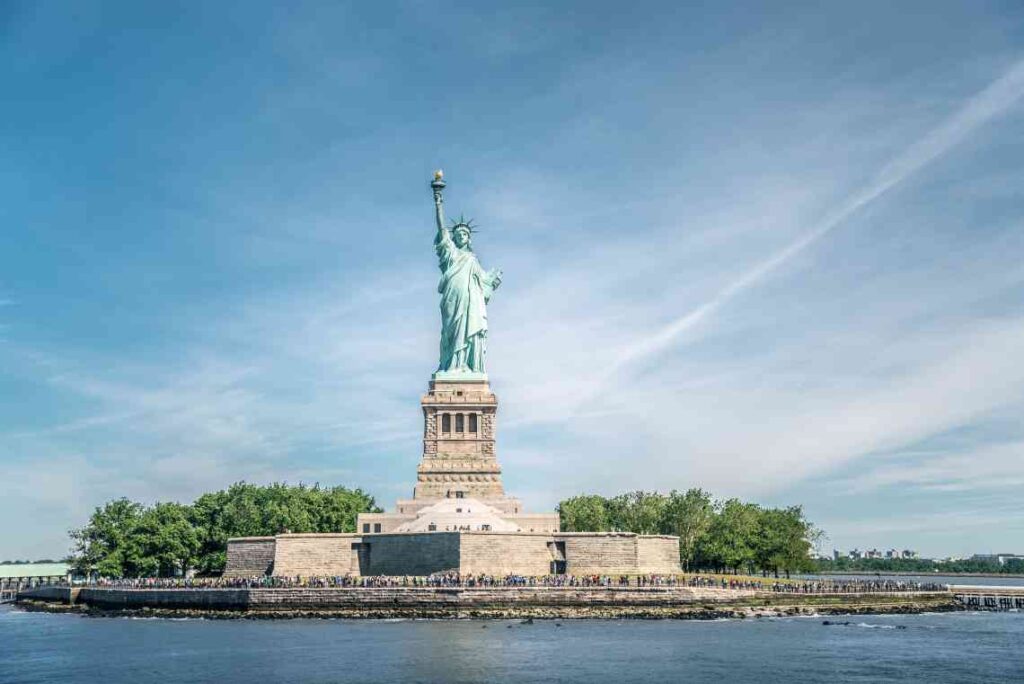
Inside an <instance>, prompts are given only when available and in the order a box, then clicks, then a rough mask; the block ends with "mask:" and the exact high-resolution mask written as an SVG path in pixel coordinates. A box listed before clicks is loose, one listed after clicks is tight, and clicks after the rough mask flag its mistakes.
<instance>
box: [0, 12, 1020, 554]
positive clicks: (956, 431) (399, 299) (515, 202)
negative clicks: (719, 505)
mask: <svg viewBox="0 0 1024 684" xmlns="http://www.w3.org/2000/svg"><path fill="white" fill-rule="evenodd" d="M828 5H829V6H827V7H823V6H822V5H821V4H820V3H810V2H807V3H795V2H794V3H713V4H712V5H711V6H707V7H692V6H687V5H685V4H682V3H669V2H663V3H655V2H650V3H647V2H640V3H630V4H628V5H624V4H622V3H611V2H588V3H568V2H566V3H507V4H491V5H490V6H486V7H485V6H484V4H480V5H474V4H453V3H445V2H431V3H396V4H389V3H316V2H309V3H305V2H303V3H287V4H281V3H264V2H245V3H233V2H217V3H184V4H180V5H173V6H172V5H154V4H149V3H146V4H139V3H129V2H123V3H122V2H96V3H90V2H76V3H59V2H58V3H27V2H14V3H6V4H5V5H4V6H3V8H0V77H2V82H3V83H4V90H3V93H4V98H3V99H4V115H3V116H2V117H0V145H2V150H3V154H0V188H2V197H3V201H2V202H0V226H2V227H3V228H2V229H3V231H4V235H5V237H6V240H4V245H5V249H3V250H2V251H0V470H2V472H3V478H2V480H0V482H2V484H0V517H2V518H3V519H4V520H6V521H8V523H9V524H8V525H7V526H6V527H5V531H4V534H3V536H2V537H0V559H21V558H44V557H60V556H63V555H64V554H65V553H67V550H68V547H69V543H68V540H67V530H68V529H69V528H71V527H75V526H79V525H81V524H82V523H83V522H84V521H85V519H86V517H87V516H88V515H89V513H90V512H91V510H92V509H93V508H94V507H95V506H97V505H99V504H101V503H103V502H104V501H106V500H109V499H111V498H114V497H118V496H128V497H130V498H133V499H137V500H140V501H144V502H152V501H156V500H178V501H190V500H191V499H192V498H194V497H195V496H197V495H198V494H200V493H202V492H204V491H208V490H213V489H220V488H224V487H226V486H228V485H229V484H231V483H232V482H234V481H238V480H248V481H253V482H260V483H265V482H270V481H275V480H276V481H288V482H292V483H295V482H299V481H302V482H307V483H313V482H320V483H321V484H324V485H334V484H344V485H347V486H358V487H362V488H363V489H365V490H367V491H369V492H371V493H372V494H373V495H375V496H376V497H377V500H378V503H379V504H381V505H383V506H385V507H388V508H390V507H391V506H392V504H393V502H394V500H395V499H396V498H397V497H399V496H406V495H408V494H409V493H410V492H411V488H412V486H413V480H414V477H415V468H416V464H417V462H418V459H419V455H420V438H421V436H420V431H421V424H420V423H421V415H420V410H419V406H418V399H419V395H420V394H421V393H422V392H423V391H424V389H425V387H426V382H427V380H428V378H429V375H430V373H431V372H432V371H433V370H434V369H435V366H436V363H437V336H438V331H439V326H440V321H439V316H438V310H437V301H436V296H437V295H436V285H437V277H438V273H437V265H436V260H435V256H434V254H433V248H432V244H431V241H432V239H433V225H432V202H431V197H430V190H429V187H428V182H429V180H430V176H431V173H432V172H433V171H434V169H436V168H443V169H444V171H445V178H446V180H447V182H448V189H447V191H446V194H445V197H446V210H447V211H448V213H449V214H452V215H459V214H460V213H465V215H466V216H472V217H474V218H475V219H476V221H477V222H478V223H479V225H480V228H481V231H480V233H479V234H478V235H476V236H475V238H474V248H475V250H476V251H477V252H478V253H479V254H480V255H481V261H482V262H483V263H485V264H486V265H487V267H488V268H501V269H503V271H504V278H503V283H502V285H501V288H500V290H499V291H498V292H497V293H496V294H495V296H494V299H493V300H492V302H491V305H490V307H489V311H488V313H489V325H490V333H489V334H490V339H489V356H488V361H487V364H488V371H489V374H490V377H491V383H492V388H493V389H494V390H495V392H496V393H497V395H498V397H499V401H500V402H501V412H500V416H499V423H498V458H499V460H500V462H501V463H502V465H503V468H504V473H505V477H504V479H505V486H506V488H507V489H508V491H509V492H511V493H514V494H516V495H519V496H520V497H521V498H523V499H524V501H525V503H526V505H527V506H528V507H529V508H530V509H536V510H550V509H552V508H553V507H554V506H555V505H556V504H557V502H558V501H559V500H560V499H563V498H566V497H568V496H572V495H575V494H579V493H584V492H593V493H600V494H606V495H611V494H616V493H620V492H623V491H626V490H631V489H647V490H660V491H668V490H670V489H673V488H676V489H685V488H688V487H698V486H699V487H703V488H705V489H708V490H710V491H711V492H713V493H714V494H715V495H716V496H717V497H721V498H726V497H732V496H737V497H741V498H744V499H748V500H753V501H757V502H759V503H762V504H765V505H791V504H802V505H803V506H804V507H805V510H806V512H807V515H808V517H809V518H810V519H811V520H812V521H814V522H815V523H816V524H817V525H818V526H819V527H821V528H823V529H824V530H825V531H826V533H827V534H828V538H827V539H826V540H825V541H824V542H823V544H822V546H821V550H822V551H823V552H825V553H830V552H831V550H832V549H833V548H838V549H852V548H855V547H859V548H861V549H864V548H871V547H878V548H882V547H883V546H884V547H885V548H890V547H895V548H899V549H903V548H910V549H915V550H917V551H919V552H920V553H921V554H922V555H924V556H950V555H953V556H967V555H971V554H973V553H986V552H996V551H998V552H1015V553H1024V507H1022V506H1021V503H1020V502H1021V492H1022V491H1024V421H1022V420H1021V416H1022V415H1024V116H1022V115H1024V5H1021V4H1020V3H1019V2H985V1H978V2H941V1H932V2H904V3H897V4H895V6H894V4H893V3H883V2H864V3H847V4H843V3H828ZM11 521H13V522H14V524H13V525H11V524H10V522H11Z"/></svg>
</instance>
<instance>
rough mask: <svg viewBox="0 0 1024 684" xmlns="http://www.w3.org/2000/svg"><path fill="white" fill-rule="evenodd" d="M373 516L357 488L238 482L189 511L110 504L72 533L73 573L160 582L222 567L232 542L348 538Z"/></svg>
mask: <svg viewBox="0 0 1024 684" xmlns="http://www.w3.org/2000/svg"><path fill="white" fill-rule="evenodd" d="M379 511H380V508H378V507H377V506H376V504H375V502H374V500H373V497H372V496H369V495H368V494H366V493H365V492H363V491H362V490H359V489H347V488H345V487H327V488H322V487H320V486H319V485H314V486H312V487H309V486H306V485H301V484H300V485H297V486H292V485H287V484H280V483H275V484H271V485H266V486H260V485H254V484H248V483H245V482H238V483H235V484H233V485H231V486H230V487H229V488H228V489H226V490H222V491H218V492H211V493H208V494H203V495H202V496H200V497H199V498H198V499H196V501H195V502H193V504H192V505H191V506H183V505H181V504H177V503H158V504H156V505H154V506H152V507H150V508H146V507H145V506H142V505H141V504H138V503H134V502H131V501H128V500H127V499H117V500H115V501H111V502H109V503H108V504H106V505H105V506H102V507H100V508H97V509H96V511H95V512H94V513H93V515H92V516H91V517H90V519H89V522H88V524H87V525H86V526H85V527H83V528H81V529H78V530H72V531H71V537H72V540H73V543H74V544H73V545H74V549H73V555H72V562H73V565H74V566H75V567H76V569H77V570H79V571H80V572H88V571H91V570H94V571H96V572H98V573H100V574H101V575H104V576H112V577H139V576H153V575H162V576H166V575H174V574H177V573H183V572H187V571H188V570H189V569H191V568H195V569H196V570H198V571H199V572H201V573H204V574H213V573H217V572H220V571H221V570H223V569H224V564H225V560H226V559H225V552H226V549H227V541H228V539H230V538H231V537H252V536H268V535H274V534H279V533H281V532H353V531H355V526H356V516H357V515H358V514H359V513H362V512H379Z"/></svg>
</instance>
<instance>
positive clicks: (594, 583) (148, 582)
mask: <svg viewBox="0 0 1024 684" xmlns="http://www.w3.org/2000/svg"><path fill="white" fill-rule="evenodd" d="M90 584H91V585H93V586H100V587H117V588H125V589H196V588H214V589H275V588H281V589H284V588H383V587H458V588H477V587H481V588H486V587H606V588H613V587H618V588H630V587H632V588H636V587H639V588H656V587H700V588H707V589H726V590H753V591H772V592H775V593H784V594H855V593H880V592H886V593H888V592H914V591H943V590H945V589H946V585H943V584H937V583H934V582H924V583H922V582H911V581H895V580H881V579H878V580H847V579H844V580H824V579H816V580H806V581H786V580H773V579H765V580H759V579H754V578H749V577H729V576H721V575H720V576H717V577H712V576H705V575H538V576H525V575H505V576H498V575H486V574H471V575H463V574H459V573H456V572H447V573H437V574H433V575H428V576H426V577H417V576H348V575H336V576H334V575H324V576H295V577H271V576H262V575H261V576H254V577H191V578H186V577H145V578H126V579H108V578H99V579H96V580H94V581H92V582H90Z"/></svg>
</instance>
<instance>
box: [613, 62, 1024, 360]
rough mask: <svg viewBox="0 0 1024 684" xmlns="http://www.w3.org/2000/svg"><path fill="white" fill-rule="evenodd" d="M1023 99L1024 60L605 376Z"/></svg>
mask: <svg viewBox="0 0 1024 684" xmlns="http://www.w3.org/2000/svg"><path fill="white" fill-rule="evenodd" d="M1022 95H1024V59H1022V60H1019V61H1017V62H1016V63H1015V64H1014V65H1013V66H1012V67H1011V68H1010V69H1009V70H1007V72H1006V73H1005V74H1003V75H1002V76H1001V77H1000V78H998V79H997V80H995V81H994V82H993V83H991V84H990V85H989V86H988V87H987V88H985V89H984V90H982V91H980V92H979V93H977V94H976V95H974V96H973V97H971V98H970V99H969V100H967V102H966V103H965V104H964V105H963V106H962V107H961V108H960V109H959V110H958V111H957V112H956V113H955V114H953V115H952V116H950V117H949V118H948V119H946V120H945V121H944V122H942V123H941V124H940V125H939V126H937V127H935V128H934V129H932V130H931V131H929V132H928V133H927V134H926V135H925V136H924V137H923V138H921V139H920V140H918V141H917V142H916V143H914V144H913V145H911V146H910V147H908V148H907V149H906V150H904V151H903V152H902V153H901V154H899V155H897V156H896V157H894V158H893V159H892V160H891V161H890V162H889V163H888V164H886V165H885V166H884V167H882V169H881V170H880V171H879V172H878V173H877V174H876V175H875V177H874V179H872V180H871V182H870V183H868V184H867V185H865V186H864V187H862V188H860V189H859V190H857V191H856V192H855V193H853V194H852V195H850V196H849V197H848V198H847V199H846V200H845V201H843V202H842V203H841V204H840V205H839V206H838V207H836V208H835V209H834V210H833V211H831V212H830V213H828V214H826V215H825V217H824V219H822V221H821V223H820V224H818V225H817V226H816V227H814V228H813V229H812V230H809V231H807V232H806V233H804V234H803V235H802V236H800V237H799V238H797V239H796V240H794V241H793V242H791V243H790V244H789V245H787V246H786V247H784V248H783V249H781V250H779V251H778V252H776V253H775V254H773V255H772V256H771V257H769V258H768V259H765V260H764V261H762V262H761V263H759V264H757V265H756V266H754V267H753V268H752V269H750V270H749V271H747V272H746V273H744V274H743V275H741V276H740V277H739V278H737V279H736V280H734V281H733V282H731V283H729V284H728V285H727V286H726V287H724V288H723V289H722V290H721V291H719V292H718V294H716V295H715V296H714V297H712V298H711V299H710V300H708V301H707V302H705V303H703V304H701V305H700V306H698V307H697V308H695V309H693V310H692V311H690V312H688V313H686V314H684V315H683V316H680V317H679V318H677V319H675V320H674V321H672V322H671V323H669V324H668V325H666V326H665V327H664V328H662V329H661V330H659V331H657V332H656V333H655V334H654V335H651V336H649V337H646V338H645V339H643V340H642V341H640V342H638V343H636V344H634V345H633V346H631V347H628V348H627V349H626V350H625V351H624V352H623V353H622V354H621V355H620V356H619V358H618V359H616V360H615V361H614V362H613V363H612V365H611V366H610V367H609V368H608V369H607V371H606V373H607V375H606V377H608V376H610V375H612V374H614V373H615V372H617V371H618V370H619V369H621V368H622V367H623V366H626V365H628V364H630V363H633V362H635V361H639V360H642V359H644V358H646V357H649V356H653V355H655V354H657V353H659V352H660V351H662V350H664V349H665V348H666V347H668V346H669V345H670V344H671V343H672V341H673V340H674V339H675V338H676V337H678V336H679V335H680V334H682V333H683V332H685V331H686V330H689V329H690V328H692V327H693V326H695V325H697V324H698V323H700V322H701V321H703V320H704V319H705V318H707V317H708V316H710V315H711V314H713V313H714V312H715V311H717V310H718V309H719V308H720V307H721V306H722V305H724V304H725V303H726V302H728V301H729V300H730V299H732V298H733V297H735V296H736V295H737V294H739V293H741V292H743V291H744V290H746V289H747V288H749V287H750V286H751V285H754V284H755V283H757V282H758V281H760V280H761V279H763V278H764V277H765V276H767V275H768V274H770V273H771V272H772V271H774V270H775V269H777V268H778V267H779V266H781V265H783V264H784V263H786V262H787V261H789V260H790V259H792V258H793V257H794V256H796V255H797V254H799V253H800V252H802V251H804V250H805V249H807V247H809V246H810V245H812V244H814V243H815V242H817V241H818V240H819V239H821V238H822V237H824V236H825V235H827V234H828V233H829V232H831V231H832V230H833V229H834V228H836V227H837V226H839V225H840V224H842V223H843V222H844V221H845V220H846V219H848V218H849V217H850V216H851V215H853V214H854V213H855V212H857V211H858V210H859V209H861V208H862V207H864V206H865V205H867V204H870V203H871V202H873V201H874V200H876V199H878V198H879V197H881V196H882V195H884V194H885V193H886V192H888V191H889V190H891V189H892V188H894V187H895V186H897V185H899V184H900V183H902V182H903V181H905V180H906V179H907V178H909V177H910V176H912V175H914V174H915V173H917V172H918V171H920V170H921V169H922V168H924V167H925V166H927V165H928V164H929V163H931V162H932V161H934V160H935V159H936V158H938V157H939V156H941V155H942V154H944V153H945V152H947V151H948V150H949V149H950V148H952V147H953V146H954V145H956V144H957V143H959V142H960V141H962V140H963V139H964V138H966V137H967V136H968V135H969V134H970V133H972V132H973V131H974V130H975V129H977V128H978V127H980V126H982V125H983V124H985V123H987V122H988V121H989V120H990V119H992V118H994V117H996V116H998V115H999V114H1002V113H1003V112H1005V111H1006V110H1007V109H1009V108H1010V107H1011V106H1012V105H1013V104H1014V103H1015V102H1016V101H1017V100H1018V99H1019V98H1020V97H1021V96H1022Z"/></svg>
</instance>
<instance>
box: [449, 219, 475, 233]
mask: <svg viewBox="0 0 1024 684" xmlns="http://www.w3.org/2000/svg"><path fill="white" fill-rule="evenodd" d="M458 228H465V229H466V230H468V231H469V232H470V233H476V232H477V231H478V230H479V229H478V228H477V226H476V224H475V223H473V219H467V218H465V217H464V216H462V215H460V216H459V220H458V221H453V222H452V227H451V228H450V230H451V231H452V232H454V231H455V230H456V229H458Z"/></svg>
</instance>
